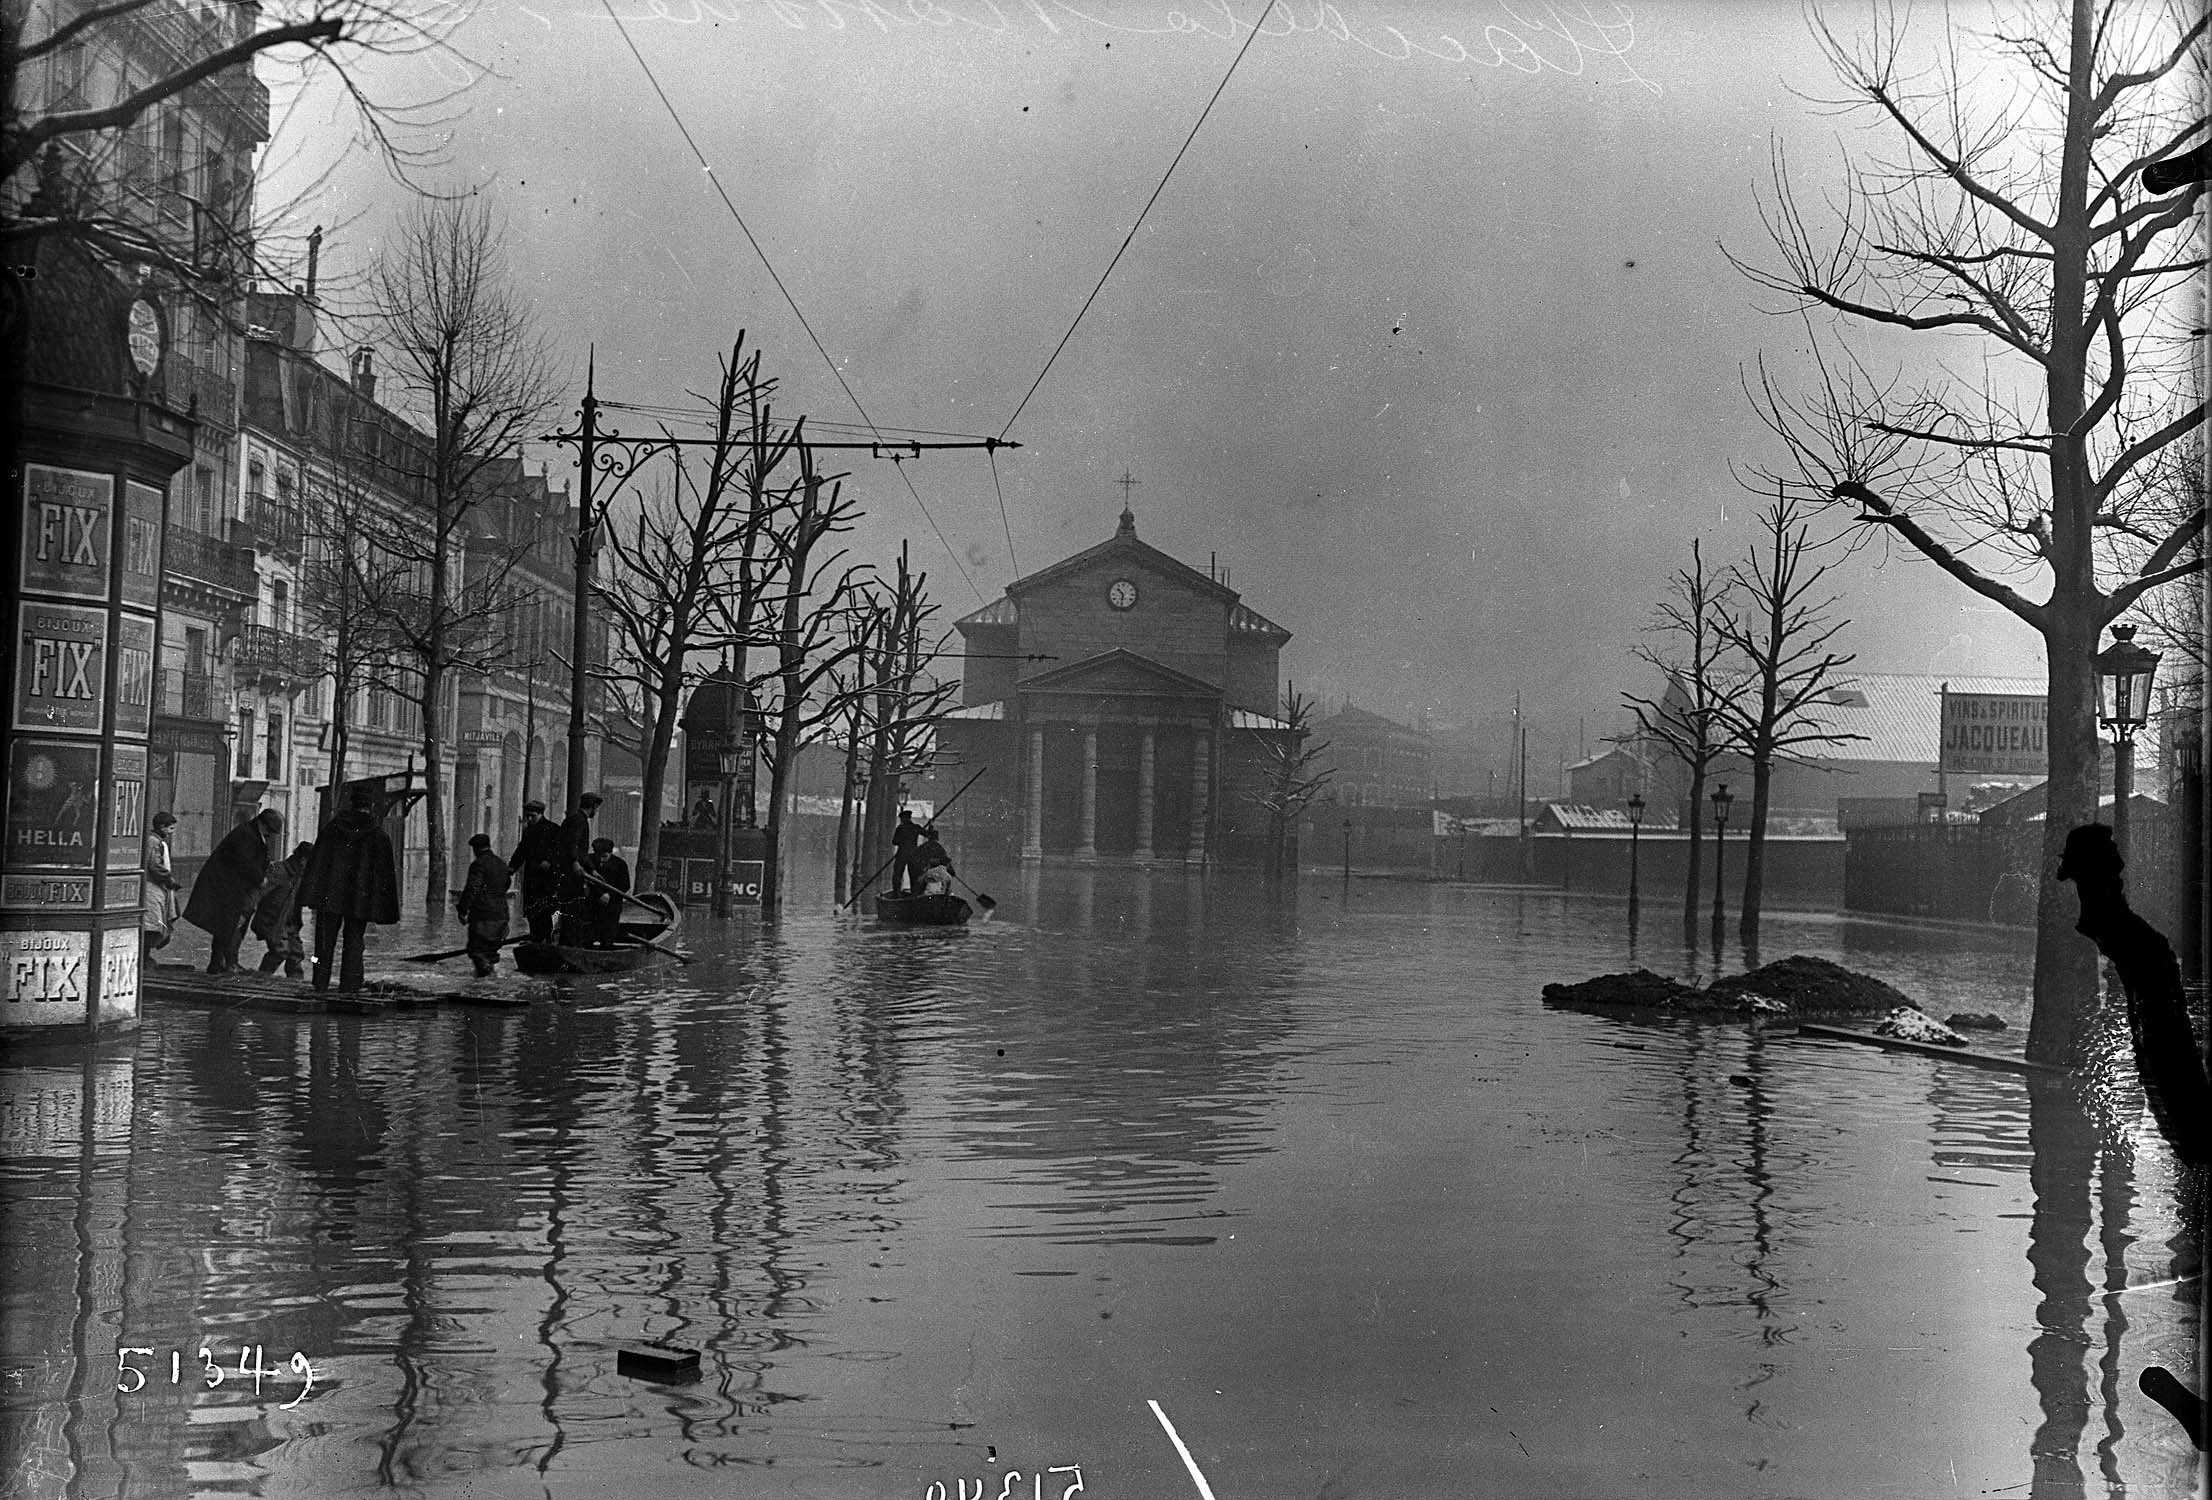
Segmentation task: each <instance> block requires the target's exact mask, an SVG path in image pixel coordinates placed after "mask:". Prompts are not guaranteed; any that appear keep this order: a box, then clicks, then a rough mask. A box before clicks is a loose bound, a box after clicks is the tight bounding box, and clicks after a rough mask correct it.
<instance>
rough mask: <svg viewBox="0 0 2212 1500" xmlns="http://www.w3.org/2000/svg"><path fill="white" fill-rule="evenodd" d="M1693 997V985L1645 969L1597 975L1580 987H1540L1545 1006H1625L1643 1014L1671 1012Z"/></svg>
mask: <svg viewBox="0 0 2212 1500" xmlns="http://www.w3.org/2000/svg"><path fill="white" fill-rule="evenodd" d="M1697 996H1698V989H1697V987H1696V986H1695V985H1689V984H1683V983H1682V982H1680V981H1679V980H1674V979H1669V978H1667V976H1666V975H1664V974H1654V973H1652V972H1651V970H1649V969H1638V970H1637V971H1636V972H1635V973H1633V974H1600V975H1599V976H1598V977H1597V978H1595V979H1585V980H1583V981H1582V983H1580V984H1547V985H1545V986H1544V1003H1545V1004H1546V1005H1566V1006H1584V1005H1587V1006H1598V1007H1609V1006H1616V1005H1626V1006H1634V1007H1637V1008H1640V1009H1645V1010H1673V1009H1676V1008H1677V1007H1679V1006H1681V1005H1683V1004H1684V1003H1686V1002H1688V1001H1691V1000H1694V999H1696V998H1697Z"/></svg>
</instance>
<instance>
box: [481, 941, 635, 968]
mask: <svg viewBox="0 0 2212 1500" xmlns="http://www.w3.org/2000/svg"><path fill="white" fill-rule="evenodd" d="M512 952H513V953H514V956H515V967H516V968H517V969H520V970H521V971H522V972H523V973H525V974H624V973H628V972H629V971H630V970H632V969H640V968H643V967H644V966H645V965H647V964H649V963H652V962H654V961H655V960H656V959H661V958H665V957H667V955H666V954H664V953H662V952H660V951H659V950H658V949H655V948H641V947H639V946H638V945H636V944H635V943H625V944H623V945H621V946H620V947H616V948H574V947H570V946H568V945H567V944H565V943H517V944H515V946H514V948H513V949H512Z"/></svg>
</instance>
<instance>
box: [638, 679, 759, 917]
mask: <svg viewBox="0 0 2212 1500" xmlns="http://www.w3.org/2000/svg"><path fill="white" fill-rule="evenodd" d="M679 660H680V658H679ZM669 675H671V674H665V673H664V674H663V676H662V678H661V681H662V683H663V690H662V692H661V694H660V701H659V702H658V703H656V704H654V705H653V739H652V743H651V744H650V745H648V746H647V747H646V751H645V806H644V808H643V809H642V816H641V817H640V818H639V819H638V835H637V878H636V884H637V887H638V889H639V890H651V889H652V888H653V887H654V885H655V884H656V882H655V879H654V874H655V872H656V871H657V870H658V869H659V868H660V857H661V808H662V806H663V805H664V804H666V803H667V801H668V757H669V753H670V751H671V750H672V749H673V748H674V746H675V743H676V719H677V716H678V715H679V714H681V713H682V712H683V670H682V668H681V666H679V667H678V668H677V669H676V671H675V672H674V673H673V674H672V675H673V676H674V677H675V679H676V690H675V691H674V692H673V693H671V692H669V691H667V690H666V686H665V685H666V683H667V681H668V676H669ZM740 727H742V725H741V726H740ZM687 811H688V810H687ZM734 816H736V814H735V812H734V810H732V809H730V808H727V807H725V808H723V809H722V821H723V822H724V823H727V822H728V821H729V820H730V819H731V818H732V817H734Z"/></svg>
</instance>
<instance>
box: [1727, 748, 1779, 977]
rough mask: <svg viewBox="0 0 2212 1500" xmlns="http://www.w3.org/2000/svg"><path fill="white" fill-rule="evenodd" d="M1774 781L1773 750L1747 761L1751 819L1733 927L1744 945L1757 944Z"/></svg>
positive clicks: (1746, 835) (1745, 832)
mask: <svg viewBox="0 0 2212 1500" xmlns="http://www.w3.org/2000/svg"><path fill="white" fill-rule="evenodd" d="M1773 784H1774V752H1773V751H1772V750H1771V749H1769V750H1767V751H1764V752H1763V753H1761V754H1759V755H1757V756H1755V757H1754V758H1753V759H1752V762H1751V823H1750V826H1749V827H1748V828H1746V829H1745V830H1744V850H1743V910H1742V912H1741V914H1740V916H1739V918H1738V922H1737V927H1736V931H1737V932H1738V933H1739V934H1741V936H1742V938H1743V944H1744V947H1746V948H1756V947H1758V946H1759V904H1760V900H1761V898H1762V896H1763V894H1764V892H1765V888H1766V868H1767V804H1768V801H1769V791H1770V788H1771V787H1772V786H1773Z"/></svg>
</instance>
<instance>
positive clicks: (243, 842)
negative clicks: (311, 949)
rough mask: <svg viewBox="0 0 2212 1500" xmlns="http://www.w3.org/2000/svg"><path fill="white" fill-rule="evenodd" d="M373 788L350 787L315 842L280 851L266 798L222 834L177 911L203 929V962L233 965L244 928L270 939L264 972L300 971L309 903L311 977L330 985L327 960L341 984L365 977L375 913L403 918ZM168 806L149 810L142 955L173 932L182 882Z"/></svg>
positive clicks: (278, 826)
mask: <svg viewBox="0 0 2212 1500" xmlns="http://www.w3.org/2000/svg"><path fill="white" fill-rule="evenodd" d="M376 806H377V795H376V793H375V792H374V791H373V790H371V789H370V788H367V787H356V788H355V789H354V790H353V792H352V793H351V794H350V795H349V797H348V798H347V806H346V810H345V811H344V812H341V813H339V814H338V816H336V817H334V818H332V819H331V820H330V822H329V823H327V824H326V825H324V827H323V830H322V832H321V834H320V835H319V836H317V838H316V839H315V841H314V842H313V843H307V842H301V843H299V844H295V845H294V846H293V848H292V852H291V853H290V854H289V855H286V856H283V857H282V858H279V857H278V854H277V850H278V848H279V840H280V839H281V838H282V837H283V834H284V814H282V813H280V812H278V811H276V810H275V809H274V808H264V809H262V810H261V811H260V812H258V813H256V814H254V816H252V817H251V818H248V819H247V820H246V821H245V822H243V823H241V824H239V825H238V826H237V827H236V828H233V829H232V830H231V831H230V832H229V833H227V834H225V835H223V838H222V841H221V842H220V843H218V844H217V845H216V846H215V850H214V852H213V853H212V854H210V855H209V856H208V859H207V863H206V864H205V865H203V866H202V867H201V869H200V874H199V878H198V879H196V880H195V881H193V883H192V894H191V897H190V899H189V900H187V901H186V902H185V906H184V911H183V913H182V915H183V918H184V920H185V921H187V922H190V923H191V924H192V925H193V926H195V927H200V928H204V929H206V931H207V934H208V937H209V945H208V959H207V972H208V973H210V974H229V973H234V972H236V971H237V970H238V969H239V968H240V964H239V959H238V949H239V946H240V945H241V944H242V943H243V942H244V941H245V939H246V935H247V933H248V932H251V933H252V934H253V935H254V936H256V937H258V938H260V939H261V940H262V941H263V942H264V943H266V944H267V945H268V951H267V952H266V953H264V954H263V955H262V958H261V966H260V968H261V972H262V973H264V974H273V973H275V972H276V971H277V970H278V969H279V968H282V969H283V970H284V972H285V973H286V974H288V975H290V976H291V977H292V978H295V979H297V978H301V977H302V975H303V969H304V967H305V964H306V960H307V952H306V946H305V944H304V942H303V941H302V934H303V932H304V920H303V914H304V913H306V912H310V911H312V912H313V913H315V967H314V973H313V976H312V983H313V984H314V986H315V988H316V989H318V990H327V989H329V988H330V984H331V979H332V967H333V960H335V961H336V977H337V982H338V988H339V990H340V991H341V992H344V991H350V990H358V989H360V988H361V987H362V983H363V979H362V968H363V949H364V947H365V946H366V942H367V932H368V926H369V924H370V923H371V922H376V923H392V922H397V921H398V920H399V871H398V867H397V863H396V861H395V860H394V858H393V853H392V838H391V835H390V834H388V833H386V832H385V831H384V826H383V823H382V820H380V819H379V818H378V817H377V816H376ZM176 821H177V820H176V816H175V814H173V813H168V812H163V813H158V814H156V815H155V817H154V831H153V839H152V841H151V843H150V845H149V847H148V849H147V857H146V879H147V892H146V905H145V916H144V918H143V919H142V922H141V926H142V927H143V929H144V932H145V943H146V949H147V953H148V956H149V957H150V956H151V954H152V952H153V950H155V949H157V948H160V947H163V946H165V945H166V944H167V943H168V941H169V936H170V932H171V930H172V928H173V927H174V926H175V920H176V909H175V907H176V891H177V889H178V882H177V880H176V877H175V874H174V873H173V871H172V869H171V866H170V858H169V830H170V829H171V828H173V827H174V826H175V825H176Z"/></svg>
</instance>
